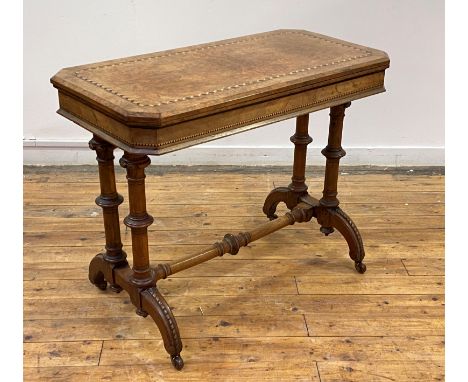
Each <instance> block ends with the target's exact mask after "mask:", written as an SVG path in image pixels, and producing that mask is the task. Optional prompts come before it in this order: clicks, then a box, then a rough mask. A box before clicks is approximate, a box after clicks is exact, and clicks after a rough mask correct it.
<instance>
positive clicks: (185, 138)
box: [68, 77, 384, 149]
mask: <svg viewBox="0 0 468 382" xmlns="http://www.w3.org/2000/svg"><path fill="white" fill-rule="evenodd" d="M383 86H384V79H383V77H382V78H380V79H378V80H377V81H374V82H373V83H372V84H371V85H370V86H367V87H365V88H359V89H356V90H353V91H349V92H341V93H337V94H335V95H334V96H331V97H326V98H318V99H315V100H314V101H313V102H308V103H304V104H300V105H298V106H295V107H292V108H288V109H282V110H279V111H277V112H273V113H270V114H266V115H261V116H259V117H255V118H251V119H245V120H241V121H239V122H235V123H231V124H227V125H223V126H220V127H217V128H215V129H210V130H204V131H201V132H198V133H195V134H191V135H186V136H183V137H180V138H176V139H171V140H167V141H161V142H155V143H145V142H130V141H128V140H127V139H125V138H124V137H122V136H119V135H118V134H116V133H115V131H113V130H110V129H107V128H106V127H107V126H106V125H105V124H104V125H99V126H98V125H96V123H95V122H93V121H90V120H89V119H87V118H85V117H84V116H83V115H76V114H74V113H70V112H68V113H70V114H72V115H74V116H75V117H77V118H79V119H81V120H82V121H84V122H86V123H88V124H89V125H91V126H94V127H96V128H98V129H99V130H102V131H104V132H105V133H106V134H108V135H109V136H110V137H112V138H114V139H117V140H118V141H120V142H122V143H124V144H126V145H128V146H130V147H148V148H154V149H161V148H165V147H167V146H170V145H173V144H177V143H179V142H184V141H190V140H194V139H197V138H199V137H203V136H210V135H213V134H218V133H221V132H223V131H228V130H232V129H235V128H237V127H242V126H245V125H249V124H255V123H257V122H260V121H264V120H268V119H271V118H274V117H277V116H281V115H286V114H290V113H294V112H296V111H299V110H302V109H306V108H309V107H313V106H316V105H319V104H323V103H325V102H330V101H334V100H336V99H340V98H344V97H349V96H353V95H354V94H360V93H365V92H369V91H373V90H379V89H382V87H383Z"/></svg>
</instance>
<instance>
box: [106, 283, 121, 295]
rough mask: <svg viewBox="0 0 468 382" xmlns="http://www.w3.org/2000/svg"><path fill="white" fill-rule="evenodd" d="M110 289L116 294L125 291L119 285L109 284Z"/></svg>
mask: <svg viewBox="0 0 468 382" xmlns="http://www.w3.org/2000/svg"><path fill="white" fill-rule="evenodd" d="M109 289H110V290H111V291H112V292H114V293H120V292H122V290H123V289H122V287H121V286H120V285H117V284H109Z"/></svg>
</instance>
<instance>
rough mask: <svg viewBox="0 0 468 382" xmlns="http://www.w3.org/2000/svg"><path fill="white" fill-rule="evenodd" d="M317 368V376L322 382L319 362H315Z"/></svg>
mask: <svg viewBox="0 0 468 382" xmlns="http://www.w3.org/2000/svg"><path fill="white" fill-rule="evenodd" d="M315 367H316V368H317V375H318V377H319V382H322V377H321V376H320V370H319V367H318V362H317V361H315Z"/></svg>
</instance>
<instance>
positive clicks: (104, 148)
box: [89, 135, 128, 293]
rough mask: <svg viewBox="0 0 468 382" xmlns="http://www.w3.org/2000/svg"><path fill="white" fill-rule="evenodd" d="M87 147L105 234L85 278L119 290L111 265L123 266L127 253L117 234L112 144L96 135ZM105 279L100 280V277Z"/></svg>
mask: <svg viewBox="0 0 468 382" xmlns="http://www.w3.org/2000/svg"><path fill="white" fill-rule="evenodd" d="M89 148H90V149H91V150H94V151H96V160H97V162H98V168H99V184H100V189H101V193H100V195H99V196H98V197H97V198H96V204H97V205H98V206H99V207H101V208H102V212H103V220H104V231H105V237H106V246H105V251H104V252H103V253H102V254H99V255H97V256H96V257H95V258H94V259H93V261H91V264H90V265H89V279H90V281H91V282H92V283H93V284H94V285H96V286H97V287H98V288H99V289H103V290H104V289H106V286H107V284H106V280H107V281H108V282H109V284H110V285H109V286H110V289H111V290H112V291H113V292H116V293H119V292H121V291H122V287H121V286H120V285H117V283H116V282H115V277H114V269H115V268H119V267H127V266H128V263H127V259H126V258H127V254H126V253H125V251H124V250H123V249H122V240H121V238H120V222H119V210H118V208H119V205H120V204H122V202H123V197H122V196H121V195H119V194H118V193H117V188H116V183H115V171H114V149H115V147H114V146H113V145H111V144H110V143H108V142H106V141H105V140H103V139H102V138H100V137H98V136H97V135H94V136H93V139H91V140H90V141H89ZM104 262H107V263H108V264H109V265H110V268H111V269H112V271H111V273H110V274H106V271H105V270H107V269H108V267H106V266H105V265H106V264H104ZM102 278H104V279H105V280H104V281H102V280H101V279H102Z"/></svg>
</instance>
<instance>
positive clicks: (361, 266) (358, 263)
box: [354, 261, 367, 273]
mask: <svg viewBox="0 0 468 382" xmlns="http://www.w3.org/2000/svg"><path fill="white" fill-rule="evenodd" d="M354 267H355V268H356V270H357V271H358V272H359V273H364V272H365V271H366V269H367V267H366V264H364V263H363V262H362V261H356V263H354Z"/></svg>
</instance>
